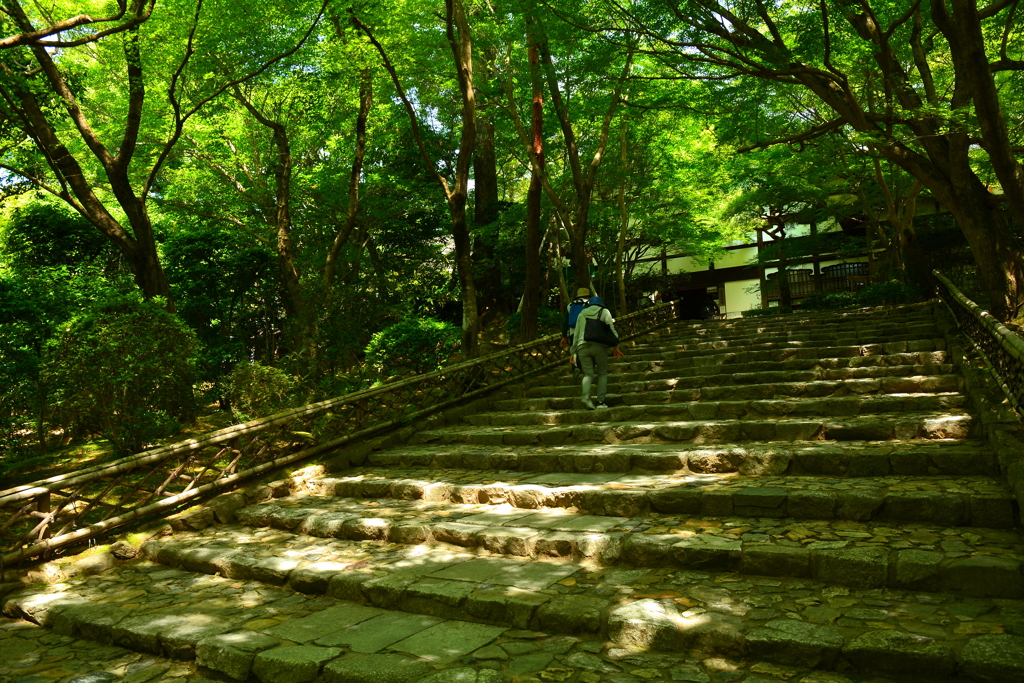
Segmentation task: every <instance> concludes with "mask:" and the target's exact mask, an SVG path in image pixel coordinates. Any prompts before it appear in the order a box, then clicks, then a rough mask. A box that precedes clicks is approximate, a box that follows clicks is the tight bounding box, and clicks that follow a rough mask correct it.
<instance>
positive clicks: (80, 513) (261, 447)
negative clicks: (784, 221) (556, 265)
mask: <svg viewBox="0 0 1024 683" xmlns="http://www.w3.org/2000/svg"><path fill="white" fill-rule="evenodd" d="M677 312H678V305H677V304H675V303H668V304H661V305H658V306H652V307H650V308H645V309H641V310H639V311H637V312H635V313H632V314H630V315H626V316H623V317H622V318H619V319H618V320H617V321H616V328H617V329H618V330H619V332H620V335H621V338H622V339H624V340H625V339H631V338H634V337H636V336H639V335H641V334H645V333H647V332H649V331H651V330H654V329H657V328H658V327H662V326H664V325H666V324H668V323H669V322H671V321H672V320H674V319H675V318H676V315H677ZM560 339H561V337H560V335H549V336H547V337H543V338H541V339H537V340H535V341H531V342H527V343H524V344H519V345H516V346H513V347H511V348H508V349H505V350H503V351H497V352H495V353H492V354H489V355H486V356H482V357H480V358H476V359H473V360H468V361H462V362H459V363H454V364H452V365H448V366H445V367H443V368H441V369H439V370H436V371H434V372H429V373H425V374H422V375H417V376H415V377H410V378H407V379H403V380H399V381H396V382H390V383H387V384H383V385H380V386H377V387H370V388H367V389H361V390H359V391H355V392H351V393H349V394H346V395H344V396H339V397H337V398H333V399H329V400H326V401H319V402H317V403H312V404H309V405H306V406H302V407H300V408H292V409H288V410H283V411H281V412H278V413H275V414H274V415H271V416H269V417H265V418H260V419H256V420H251V421H249V422H246V423H243V424H238V425H232V426H231V427H226V428H223V429H218V430H215V431H213V432H210V433H209V434H205V435H202V436H199V437H195V438H191V439H185V440H183V441H179V442H177V443H173V444H168V445H166V446H161V447H158V448H153V449H150V450H147V451H143V452H142V453H138V454H135V455H130V456H127V457H125V458H121V459H119V460H115V461H113V462H108V463H102V464H99V465H94V466H92V467H89V468H86V469H83V470H79V471H77V472H75V473H71V474H64V475H56V476H53V477H49V478H47V479H43V480H40V481H36V482H33V483H31V484H26V485H23V486H16V487H13V488H10V489H7V490H5V491H0V528H2V529H4V530H5V531H7V532H8V533H5V535H4V537H3V539H2V540H3V541H5V542H4V545H3V546H0V551H6V552H5V554H3V555H2V556H0V568H2V567H4V566H8V565H10V564H11V563H14V562H19V561H21V560H24V559H26V558H32V557H37V556H40V555H44V554H47V553H52V552H53V551H55V550H57V549H58V548H61V547H66V546H69V545H74V544H78V543H81V542H82V541H84V540H87V539H91V538H96V537H98V536H104V535H108V534H110V533H111V532H113V531H114V530H115V529H117V528H119V527H121V526H123V525H125V524H128V523H131V522H134V521H137V520H140V519H142V518H154V517H160V516H166V515H168V514H171V513H173V512H175V511H177V510H180V509H181V508H182V507H184V506H186V505H192V504H195V503H196V502H200V501H201V500H203V499H206V498H207V497H208V496H212V495H214V494H216V493H218V492H221V491H226V490H230V489H233V488H235V487H237V486H238V485H239V483H241V482H243V481H245V480H248V479H252V478H253V477H257V476H260V475H262V474H264V473H267V472H269V471H271V470H274V469H278V468H281V467H285V466H287V465H291V464H293V463H295V462H298V461H300V460H303V459H306V458H310V457H313V456H315V455H318V454H321V453H324V452H326V451H329V450H332V449H335V448H338V447H340V446H343V445H345V444H348V443H350V442H352V441H353V440H355V439H360V438H364V437H368V436H372V435H376V434H380V433H382V432H385V431H388V430H391V429H395V428H397V427H400V426H402V425H405V424H409V423H410V422H412V421H415V420H419V419H422V418H424V417H427V416H429V415H432V414H434V413H437V412H438V411H440V410H443V409H445V408H448V407H451V406H453V405H455V404H457V403H460V402H462V401H466V400H468V399H471V398H476V397H479V396H482V395H484V394H486V393H489V392H492V391H494V390H495V389H498V388H501V387H503V386H507V385H508V384H510V383H512V382H516V381H519V380H521V379H523V378H525V377H527V376H530V375H532V374H535V373H538V372H542V371H544V370H547V369H549V368H551V367H553V366H555V365H557V364H559V363H561V362H564V360H565V356H564V352H563V351H562V350H561V349H560V348H559V341H560ZM435 392H436V393H438V394H440V395H441V396H442V397H443V398H441V399H440V400H439V399H438V398H435V397H434V393H435ZM385 397H388V398H390V400H385ZM373 399H377V401H373ZM299 434H301V435H302V438H301V439H296V438H295V436H296V435H299ZM310 440H312V441H313V445H307V444H309V442H310ZM153 470H158V471H160V472H163V473H164V474H162V475H161V478H162V479H163V480H165V483H164V484H163V485H162V486H163V487H164V488H162V489H161V492H160V495H161V496H162V497H161V499H160V500H158V501H156V502H152V498H153V496H152V495H148V494H151V493H152V492H148V491H145V490H142V488H141V487H140V486H139V485H138V482H139V480H140V479H142V478H144V476H145V475H146V474H152V473H153ZM232 470H237V471H234V472H232ZM172 474H173V475H174V476H171V475H172ZM158 481H159V479H158ZM133 484H134V486H133ZM89 487H92V488H91V489H90V488H89ZM175 487H178V488H175ZM68 491H73V493H67V492H68ZM54 499H55V500H54ZM33 501H34V502H35V505H32V504H31V503H32V502H33ZM30 509H32V511H33V513H34V514H29V512H27V510H30ZM126 510H127V511H126ZM39 513H42V514H43V516H44V519H48V520H51V521H52V523H51V524H49V525H48V527H47V529H49V528H58V527H59V528H61V529H68V528H71V529H72V530H69V531H66V532H65V533H61V534H60V535H58V536H54V537H52V538H41V539H40V538H34V537H33V532H38V530H39V525H38V523H36V522H33V521H32V520H36V519H38V518H39ZM111 515H113V516H111ZM76 526H77V527H78V528H74V527H76ZM43 531H44V532H45V531H46V529H44V530H43ZM19 534H20V535H19ZM8 539H10V542H6V541H7V540H8Z"/></svg>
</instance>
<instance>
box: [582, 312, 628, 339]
mask: <svg viewBox="0 0 1024 683" xmlns="http://www.w3.org/2000/svg"><path fill="white" fill-rule="evenodd" d="M600 308H604V306H601V307H600ZM583 341H588V342H595V343H597V344H604V345H605V346H607V347H615V346H618V345H619V338H618V337H616V336H615V334H614V333H612V328H611V326H610V325H609V324H608V323H606V322H605V321H603V320H601V319H600V318H587V327H586V329H584V330H583Z"/></svg>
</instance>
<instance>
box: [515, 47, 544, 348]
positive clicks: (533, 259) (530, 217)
mask: <svg viewBox="0 0 1024 683" xmlns="http://www.w3.org/2000/svg"><path fill="white" fill-rule="evenodd" d="M527 40H528V41H529V47H528V48H527V49H528V54H529V60H530V83H531V85H532V88H531V89H532V91H533V96H532V97H531V98H530V141H531V144H532V146H533V155H534V156H535V157H536V159H537V161H538V163H537V164H531V173H530V189H529V190H528V191H527V193H526V277H525V278H524V279H523V310H522V315H521V317H520V333H521V337H522V341H524V342H525V341H533V340H534V339H536V338H537V310H538V306H539V304H540V301H539V296H538V292H537V290H538V289H539V286H540V220H541V203H540V200H541V193H542V192H543V191H544V188H543V184H542V182H541V178H540V168H543V165H544V90H543V88H542V85H541V79H540V57H539V55H538V52H537V43H536V38H535V36H534V34H532V33H530V34H529V35H528V37H527Z"/></svg>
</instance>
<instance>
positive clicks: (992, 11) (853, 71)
mask: <svg viewBox="0 0 1024 683" xmlns="http://www.w3.org/2000/svg"><path fill="white" fill-rule="evenodd" d="M605 4H606V6H607V7H609V9H610V11H613V12H616V13H617V14H618V16H619V18H620V19H621V26H619V27H617V28H618V29H620V30H626V31H628V32H630V33H631V34H632V35H634V36H637V37H639V38H641V39H643V40H644V41H645V42H646V46H647V49H648V50H649V51H650V52H652V53H656V54H657V55H658V56H659V57H660V58H661V59H662V61H663V63H664V64H665V65H666V66H667V67H669V68H670V69H672V70H673V71H674V72H675V74H676V75H677V76H679V77H684V78H704V79H708V78H710V79H723V80H728V79H731V78H736V77H739V76H749V77H753V78H756V79H764V80H769V81H772V82H774V83H775V84H777V88H778V90H779V91H780V92H787V91H788V92H803V93H809V94H811V95H813V96H814V97H815V98H817V99H818V100H819V101H820V102H821V103H822V104H824V105H825V108H826V110H827V111H828V112H829V117H828V118H827V119H826V120H824V121H815V120H810V121H809V122H808V125H806V126H805V127H804V128H803V129H802V130H798V131H795V132H793V133H792V134H789V135H781V136H778V137H775V138H774V140H775V141H777V142H783V143H791V144H798V143H799V142H802V141H806V140H809V139H812V138H814V137H816V136H819V135H823V134H826V133H828V132H829V131H831V130H834V129H836V128H838V127H841V126H844V127H847V128H848V129H849V130H850V131H851V132H852V133H853V134H854V135H856V140H857V142H858V143H859V144H861V145H864V146H866V147H869V148H871V149H872V150H874V151H875V153H877V154H878V155H879V156H881V157H882V158H884V159H887V160H888V161H891V162H892V163H894V164H896V165H898V166H900V167H901V168H903V169H904V170H906V171H907V172H908V173H910V174H911V175H912V176H913V177H914V178H916V179H918V180H919V181H920V182H921V184H922V185H923V186H924V188H925V189H927V190H928V191H929V192H930V193H931V194H932V195H933V196H934V197H935V198H936V199H938V201H940V202H941V203H942V204H943V205H944V206H945V207H946V208H947V209H948V210H949V211H950V212H951V213H952V214H953V216H954V217H955V218H956V221H957V223H958V225H959V226H960V228H961V229H962V231H963V233H964V236H965V237H966V239H967V241H968V243H969V244H970V246H971V251H972V253H973V254H974V257H975V259H976V260H977V263H978V270H979V273H980V275H981V277H982V279H983V282H984V284H985V287H986V289H987V291H988V293H989V296H990V299H991V304H992V308H993V313H994V314H995V315H997V316H998V317H1000V318H1002V319H1009V318H1012V317H1014V316H1016V315H1017V314H1018V312H1019V311H1020V310H1021V307H1022V305H1024V254H1022V249H1021V245H1020V242H1019V240H1018V238H1017V237H1016V236H1015V235H1014V228H1013V227H1012V225H1011V222H1012V221H1016V223H1017V225H1018V229H1019V226H1020V225H1022V219H1024V174H1022V173H1021V167H1020V164H1019V162H1018V161H1017V159H1016V156H1015V154H1016V152H1015V149H1014V147H1015V144H1016V143H1015V142H1014V139H1013V137H1014V136H1013V134H1011V133H1010V132H1009V131H1010V127H1008V126H1007V125H1006V123H1005V119H1006V116H1007V114H1008V111H1007V110H1006V108H1005V107H1004V106H1003V104H1002V102H1003V100H1005V99H1006V98H1007V97H1009V95H1008V94H1007V93H1008V89H1006V88H1003V90H1002V91H1001V92H1000V90H999V87H998V86H999V83H1000V82H1001V81H1002V80H1005V78H1004V74H1006V73H1008V72H1013V71H1019V70H1022V69H1024V63H1022V62H1021V61H1019V60H1016V59H1014V58H1012V57H1011V56H1010V55H1009V54H1008V50H1009V49H1011V48H1013V47H1017V45H1016V42H1017V41H1016V39H1015V38H1014V36H1015V35H1016V31H1017V30H1018V29H1019V23H1020V18H1019V17H1017V16H1016V14H1015V12H1016V7H1017V4H1018V3H1017V2H1016V1H1014V0H1009V1H1007V0H993V2H991V3H990V4H988V5H986V6H984V7H981V8H979V7H978V3H977V2H976V0H930V2H928V3H925V2H923V1H922V0H913V1H912V2H909V3H906V4H904V3H889V2H885V0H860V1H858V2H847V1H846V0H821V1H820V2H819V3H816V4H808V5H796V6H793V5H789V4H783V5H778V4H776V5H770V4H766V3H763V2H760V0H743V1H741V2H736V3H731V2H730V3H726V2H720V1H719V0H678V1H675V2H670V3H665V4H643V5H628V6H627V5H625V4H623V3H620V2H618V0H606V2H605ZM939 36H941V38H942V40H937V38H939ZM993 54H997V55H998V56H996V57H995V58H993V56H992V55H993ZM944 55H949V56H950V57H951V60H952V66H953V68H952V70H950V69H948V68H947V67H946V61H945V58H944ZM1011 90H1012V89H1011ZM1017 116H1018V117H1019V116H1020V112H1017ZM759 142H760V141H759ZM979 145H980V147H981V149H982V150H983V153H984V156H985V157H986V159H985V161H987V162H988V163H990V164H991V168H992V169H993V171H994V173H995V176H996V177H997V178H998V180H999V183H1000V185H1001V188H1002V191H1003V192H1002V194H994V193H992V192H990V191H989V189H988V185H989V184H988V183H987V182H986V181H985V174H986V172H985V169H984V168H983V166H984V164H981V165H979V163H978V160H977V159H976V158H975V154H974V152H973V150H974V149H975V147H976V146H979ZM1004 203H1005V204H1006V205H1008V206H1009V207H1010V215H1007V213H1006V212H1005V211H1004V210H1003V208H1002V205H1003V204H1004Z"/></svg>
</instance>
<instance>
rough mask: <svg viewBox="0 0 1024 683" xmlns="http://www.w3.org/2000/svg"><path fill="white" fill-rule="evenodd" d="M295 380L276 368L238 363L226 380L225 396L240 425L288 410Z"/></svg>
mask: <svg viewBox="0 0 1024 683" xmlns="http://www.w3.org/2000/svg"><path fill="white" fill-rule="evenodd" d="M295 386H296V382H295V379H294V378H292V377H290V376H289V375H287V374H286V373H284V372H282V371H281V370H279V369H277V368H273V367H270V366H267V365H260V364H259V363H239V364H238V365H236V366H235V367H234V369H233V370H232V371H231V373H230V374H228V376H227V378H226V379H225V380H224V393H225V394H226V395H227V397H228V402H229V403H230V405H231V412H232V413H233V414H234V416H235V418H236V419H237V420H238V421H239V422H248V421H249V420H254V419H256V418H258V417H264V416H266V415H271V414H273V413H276V412H277V411H279V410H281V409H283V408H285V407H287V405H288V400H289V397H290V395H291V393H292V392H293V391H294V390H295Z"/></svg>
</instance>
